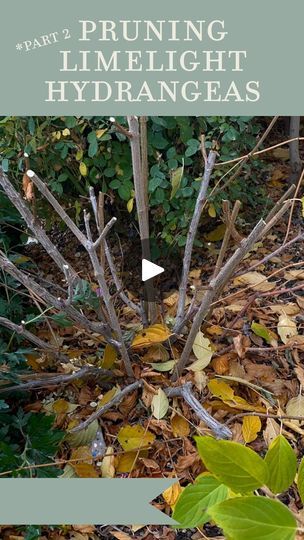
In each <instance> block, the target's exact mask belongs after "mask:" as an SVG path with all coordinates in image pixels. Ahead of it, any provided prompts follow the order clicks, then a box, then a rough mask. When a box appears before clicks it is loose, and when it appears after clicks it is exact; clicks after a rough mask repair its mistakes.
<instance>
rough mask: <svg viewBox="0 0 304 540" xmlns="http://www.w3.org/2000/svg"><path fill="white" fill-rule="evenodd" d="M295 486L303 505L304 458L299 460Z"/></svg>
mask: <svg viewBox="0 0 304 540" xmlns="http://www.w3.org/2000/svg"><path fill="white" fill-rule="evenodd" d="M297 486H298V492H299V495H300V497H301V501H302V503H304V457H303V458H302V459H301V462H300V465H299V470H298V478H297Z"/></svg>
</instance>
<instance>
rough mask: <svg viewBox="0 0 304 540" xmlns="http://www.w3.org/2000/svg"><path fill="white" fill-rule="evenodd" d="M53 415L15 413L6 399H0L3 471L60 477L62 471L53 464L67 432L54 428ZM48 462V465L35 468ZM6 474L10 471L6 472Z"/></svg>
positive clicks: (0, 468) (1, 466)
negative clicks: (11, 410)
mask: <svg viewBox="0 0 304 540" xmlns="http://www.w3.org/2000/svg"><path fill="white" fill-rule="evenodd" d="M53 423H54V416H51V415H50V416H47V415H45V414H42V413H32V412H29V413H25V412H24V411H23V410H22V408H19V409H18V410H17V412H16V413H15V414H12V413H11V412H10V410H9V405H8V404H7V403H6V402H5V401H3V400H2V401H1V402H0V473H3V475H4V476H8V477H11V476H14V477H27V478H31V477H43V478H51V477H52V478H53V477H57V476H59V474H60V473H61V470H60V469H59V468H58V467H56V466H55V465H54V466H53V465H48V464H50V463H52V461H53V458H54V456H55V455H56V453H57V451H58V447H59V444H60V443H61V441H62V439H63V437H64V432H63V431H60V430H58V429H54V428H53ZM43 464H46V466H45V467H35V466H37V465H43ZM5 473H7V474H5Z"/></svg>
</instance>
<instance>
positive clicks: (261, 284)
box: [233, 272, 275, 292]
mask: <svg viewBox="0 0 304 540" xmlns="http://www.w3.org/2000/svg"><path fill="white" fill-rule="evenodd" d="M233 285H234V287H237V286H239V285H248V286H249V287H250V288H251V289H254V290H255V291H260V292H266V291H271V290H272V289H274V288H275V283H270V282H269V281H268V280H267V278H265V276H263V274H261V273H260V272H247V274H243V275H242V276H238V277H236V278H235V279H234V280H233Z"/></svg>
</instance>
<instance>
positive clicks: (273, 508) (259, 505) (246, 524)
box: [208, 497, 297, 540]
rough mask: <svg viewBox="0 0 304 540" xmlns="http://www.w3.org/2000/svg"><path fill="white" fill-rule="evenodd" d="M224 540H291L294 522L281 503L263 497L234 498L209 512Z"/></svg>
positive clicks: (294, 528) (294, 526)
mask: <svg viewBox="0 0 304 540" xmlns="http://www.w3.org/2000/svg"><path fill="white" fill-rule="evenodd" d="M208 512H209V514H210V516H211V518H212V520H214V521H215V522H216V524H217V525H219V526H220V527H221V528H222V529H223V531H224V533H225V536H226V537H227V538H230V539H233V540H245V539H246V540H294V538H295V535H296V527H297V523H296V520H295V518H294V516H293V515H292V513H291V512H290V511H289V510H288V508H287V507H286V506H284V504H282V503H281V502H279V501H275V500H273V499H267V498H266V497H236V498H234V499H229V500H226V501H223V502H221V503H219V504H216V505H215V506H212V507H211V508H210V509H209V511H208Z"/></svg>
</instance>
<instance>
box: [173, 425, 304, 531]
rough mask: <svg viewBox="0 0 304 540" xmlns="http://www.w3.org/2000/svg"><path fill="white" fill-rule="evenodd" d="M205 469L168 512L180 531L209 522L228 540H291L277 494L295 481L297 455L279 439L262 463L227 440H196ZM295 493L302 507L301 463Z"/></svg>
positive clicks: (290, 523) (290, 521) (289, 516)
mask: <svg viewBox="0 0 304 540" xmlns="http://www.w3.org/2000/svg"><path fill="white" fill-rule="evenodd" d="M196 444H197V448H198V452H199V455H200V457H201V459H202V461H203V463H204V465H205V467H206V469H207V472H205V473H202V474H201V475H199V476H198V477H197V479H196V480H195V482H194V484H190V485H188V486H187V487H186V488H185V489H184V490H183V491H182V493H181V495H180V497H179V499H178V501H177V504H176V506H175V509H174V512H173V519H175V520H176V521H177V522H178V523H179V526H180V527H183V528H185V527H187V528H192V527H199V526H202V525H203V524H204V523H206V522H209V521H212V522H214V523H215V524H216V525H217V526H219V527H221V528H222V529H223V531H224V534H225V535H226V538H229V539H233V540H244V538H246V540H266V539H267V540H293V539H294V538H295V536H296V531H297V522H296V518H295V516H294V515H293V513H292V512H291V511H290V510H289V509H288V508H287V506H285V505H284V504H283V503H282V502H280V500H278V495H280V494H282V493H284V492H286V491H287V490H288V489H289V488H290V486H291V485H292V484H293V482H294V481H295V477H296V473H297V459H296V454H295V452H294V451H293V449H292V447H291V446H290V444H289V442H288V441H287V440H286V438H285V437H284V436H283V435H278V436H277V437H276V438H275V439H274V440H273V441H272V442H271V444H270V446H269V448H268V451H267V453H266V456H265V457H264V459H262V457H260V455H259V454H257V453H256V452H254V451H253V450H252V449H251V448H249V447H246V446H243V445H242V444H240V443H235V442H232V441H223V440H215V439H213V438H211V437H196ZM297 489H298V493H299V496H300V498H301V500H302V503H303V502H304V458H303V459H302V461H301V463H300V466H299V468H298V474H297Z"/></svg>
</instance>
